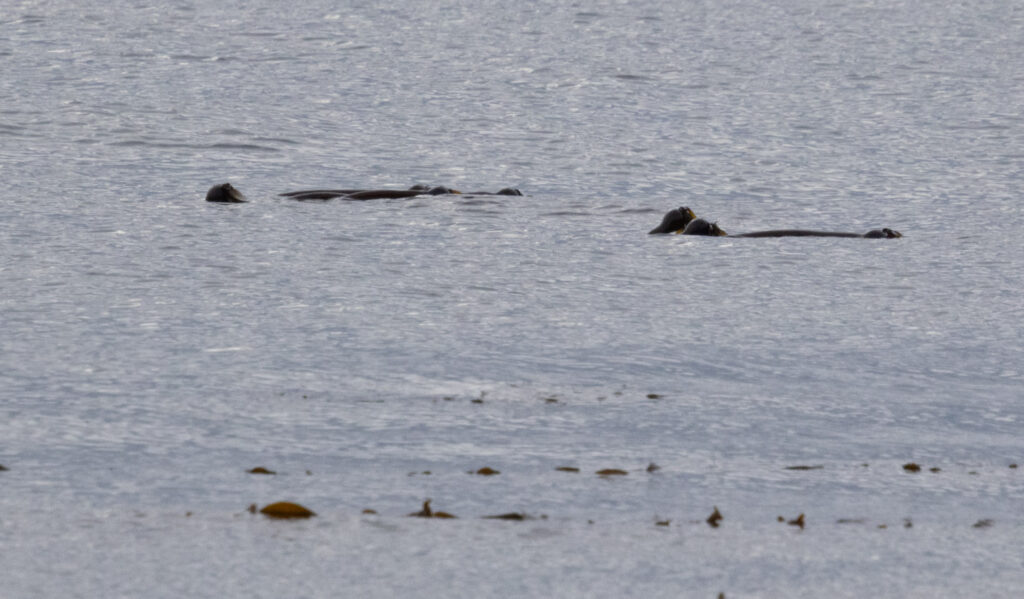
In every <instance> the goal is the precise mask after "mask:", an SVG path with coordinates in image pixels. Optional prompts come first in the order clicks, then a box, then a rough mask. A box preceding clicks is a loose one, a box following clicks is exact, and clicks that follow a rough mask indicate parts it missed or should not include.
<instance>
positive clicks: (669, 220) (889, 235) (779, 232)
mask: <svg viewBox="0 0 1024 599" xmlns="http://www.w3.org/2000/svg"><path fill="white" fill-rule="evenodd" d="M680 225H681V226H680ZM651 233H681V234H683V235H704V236H708V237H726V236H728V237H850V238H861V239H897V238H899V237H903V234H902V233H900V232H899V231H896V230H893V229H889V228H883V229H872V230H870V231H868V232H867V233H845V232H840V231H812V230H808V229H775V230H771V231H753V232H751V233H740V234H738V235H729V234H728V233H726V232H725V231H724V230H723V229H722V228H721V227H719V226H718V223H712V222H708V221H706V220H704V219H703V218H696V215H694V213H693V211H692V210H690V209H689V208H686V207H682V208H676V209H674V210H669V211H668V213H667V214H665V217H664V218H663V219H662V221H661V224H660V225H658V226H657V227H655V228H654V229H652V230H651Z"/></svg>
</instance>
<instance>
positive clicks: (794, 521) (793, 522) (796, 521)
mask: <svg viewBox="0 0 1024 599" xmlns="http://www.w3.org/2000/svg"><path fill="white" fill-rule="evenodd" d="M786 524H788V525H790V526H799V527H800V530H803V529H804V515H803V514H800V515H799V516H797V517H796V518H794V519H792V520H790V521H789V522H786Z"/></svg>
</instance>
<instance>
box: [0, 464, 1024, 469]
mask: <svg viewBox="0 0 1024 599" xmlns="http://www.w3.org/2000/svg"><path fill="white" fill-rule="evenodd" d="M0 467H2V466H0ZM1010 468H1013V469H1014V470H1016V469H1017V464H1016V463H1014V464H1010ZM4 469H5V470H6V468H4Z"/></svg>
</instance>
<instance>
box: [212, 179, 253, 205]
mask: <svg viewBox="0 0 1024 599" xmlns="http://www.w3.org/2000/svg"><path fill="white" fill-rule="evenodd" d="M206 201H207V202H232V203H234V202H244V201H246V200H245V196H244V195H242V192H240V191H238V190H237V189H235V188H234V186H232V185H231V184H230V183H221V184H220V185H214V186H213V187H211V188H210V191H208V192H206Z"/></svg>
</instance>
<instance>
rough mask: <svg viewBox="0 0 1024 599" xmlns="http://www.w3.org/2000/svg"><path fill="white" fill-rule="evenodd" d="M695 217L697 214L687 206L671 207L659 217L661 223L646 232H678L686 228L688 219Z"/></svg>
mask: <svg viewBox="0 0 1024 599" xmlns="http://www.w3.org/2000/svg"><path fill="white" fill-rule="evenodd" d="M695 218H697V215H696V214H694V213H693V210H690V208H689V207H687V206H680V207H679V208H673V209H672V210H669V211H668V212H667V213H666V214H665V217H664V218H662V219H661V224H660V225H658V226H657V227H654V228H653V229H651V230H650V231H649V232H648V234H649V235H655V234H661V233H678V232H681V231H682V230H683V229H685V228H686V225H688V224H690V221H692V220H693V219H695Z"/></svg>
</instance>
